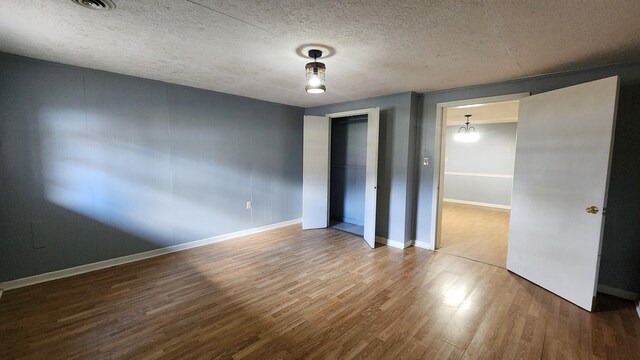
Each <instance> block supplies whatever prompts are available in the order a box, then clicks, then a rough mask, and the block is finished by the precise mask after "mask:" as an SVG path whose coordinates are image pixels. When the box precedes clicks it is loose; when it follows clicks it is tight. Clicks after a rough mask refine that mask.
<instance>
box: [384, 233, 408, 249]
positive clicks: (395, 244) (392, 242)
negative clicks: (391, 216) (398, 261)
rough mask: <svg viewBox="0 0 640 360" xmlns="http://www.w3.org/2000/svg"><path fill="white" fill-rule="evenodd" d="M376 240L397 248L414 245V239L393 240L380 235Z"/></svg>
mask: <svg viewBox="0 0 640 360" xmlns="http://www.w3.org/2000/svg"><path fill="white" fill-rule="evenodd" d="M376 242H377V243H378V244H384V245H387V246H391V247H393V248H397V249H406V248H408V247H409V246H411V245H413V241H412V240H408V241H404V242H402V241H398V240H391V239H386V238H383V237H380V236H376Z"/></svg>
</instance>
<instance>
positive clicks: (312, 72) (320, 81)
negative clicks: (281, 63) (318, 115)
mask: <svg viewBox="0 0 640 360" xmlns="http://www.w3.org/2000/svg"><path fill="white" fill-rule="evenodd" d="M309 57H312V58H313V62H310V63H307V65H306V66H305V67H304V68H305V70H306V72H307V82H306V85H305V87H304V89H305V90H306V91H307V92H308V93H310V94H321V93H323V92H325V91H326V90H327V88H326V86H325V84H324V73H325V71H326V70H327V68H326V67H325V66H324V64H323V63H321V62H318V58H319V57H322V51H321V50H318V49H312V50H309Z"/></svg>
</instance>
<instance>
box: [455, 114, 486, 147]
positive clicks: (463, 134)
mask: <svg viewBox="0 0 640 360" xmlns="http://www.w3.org/2000/svg"><path fill="white" fill-rule="evenodd" d="M465 117H466V118H467V122H466V123H465V126H461V127H460V129H458V133H457V134H456V135H455V136H454V137H453V139H454V140H455V141H460V142H465V143H468V142H476V141H478V139H480V134H478V132H477V131H476V128H475V127H473V126H469V124H470V123H471V122H470V121H469V118H470V117H471V115H465Z"/></svg>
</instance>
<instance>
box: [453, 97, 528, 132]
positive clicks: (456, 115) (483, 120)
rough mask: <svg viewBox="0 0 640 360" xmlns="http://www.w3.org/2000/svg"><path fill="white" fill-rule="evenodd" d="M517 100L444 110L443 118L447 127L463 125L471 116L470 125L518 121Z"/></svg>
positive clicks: (518, 102) (518, 103) (518, 104)
mask: <svg viewBox="0 0 640 360" xmlns="http://www.w3.org/2000/svg"><path fill="white" fill-rule="evenodd" d="M519 106H520V101H519V100H512V101H503V102H496V103H488V104H476V105H475V106H473V107H449V108H445V111H444V116H445V122H446V124H447V126H453V125H457V126H460V125H463V124H464V123H465V122H466V121H467V118H466V117H465V115H467V114H469V115H471V118H469V121H470V122H471V124H472V125H473V124H494V123H509V122H517V121H518V108H519Z"/></svg>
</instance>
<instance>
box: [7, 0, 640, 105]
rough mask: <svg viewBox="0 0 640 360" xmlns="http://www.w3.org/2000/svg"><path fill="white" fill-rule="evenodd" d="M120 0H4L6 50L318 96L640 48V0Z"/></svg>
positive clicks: (275, 97)
mask: <svg viewBox="0 0 640 360" xmlns="http://www.w3.org/2000/svg"><path fill="white" fill-rule="evenodd" d="M114 1H115V2H116V4H117V8H116V9H115V10H114V11H111V12H99V11H93V10H88V9H84V8H81V7H79V6H78V5H75V4H73V3H72V2H71V0H48V1H43V0H2V1H0V51H3V52H8V53H14V54H19V55H25V56H29V57H33V58H39V59H45V60H51V61H56V62H61V63H65V64H72V65H78V66H84V67H89V68H95V69H101V70H107V71H112V72H116V73H122V74H128V75H134V76H139V77H144V78H150V79H157V80H162V81H166V82H171V83H177V84H183V85H189V86H194V87H199V88H204V89H211V90H216V91H221V92H226V93H231V94H237V95H244V96H249V97H253V98H258V99H264V100H270V101H275V102H280V103H285V104H292V105H298V106H304V107H309V106H313V105H321V104H328V103H334V102H340V101H346V100H353V99H359V98H366V97H371V96H376V95H384V94H391V93H396V92H401V91H409V90H414V91H426V90H435V89H443V88H452V87H458V86H467V85H474V84H482V83H488V82H495V81H501V80H507V79H513V78H520V77H525V76H531V75H536V74H542V73H549V72H558V71H565V70H573V69H581V68H587V67H594V66H599V65H604V64H611V63H619V62H630V61H637V60H640V21H638V14H640V1H637V0H607V1H584V0H563V1H557V0H528V1H510V0H486V1H446V0H440V1H425V0H405V1H389V0H371V1H338V0H334V1H317V0H313V1H311V0H302V1H286V0H218V1H215V0H193V1H187V0H114ZM310 43H311V44H313V43H317V44H324V45H326V46H329V47H332V48H334V49H335V55H333V56H331V57H330V58H327V59H326V60H325V61H324V62H325V63H326V65H327V92H326V93H325V94H321V95H312V94H306V93H305V92H304V83H303V82H304V64H305V63H306V62H307V60H306V59H304V58H302V57H300V55H299V54H298V52H297V51H296V50H297V49H298V48H300V47H301V46H303V45H305V44H310Z"/></svg>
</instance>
